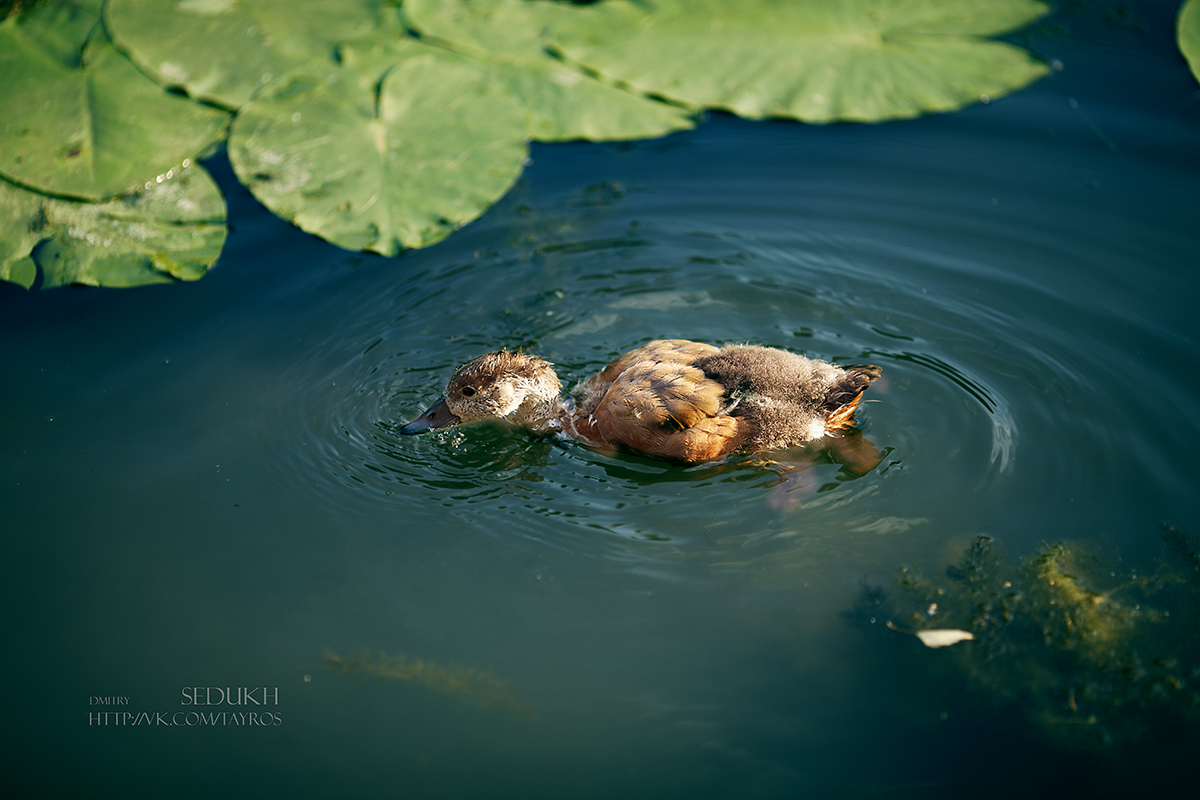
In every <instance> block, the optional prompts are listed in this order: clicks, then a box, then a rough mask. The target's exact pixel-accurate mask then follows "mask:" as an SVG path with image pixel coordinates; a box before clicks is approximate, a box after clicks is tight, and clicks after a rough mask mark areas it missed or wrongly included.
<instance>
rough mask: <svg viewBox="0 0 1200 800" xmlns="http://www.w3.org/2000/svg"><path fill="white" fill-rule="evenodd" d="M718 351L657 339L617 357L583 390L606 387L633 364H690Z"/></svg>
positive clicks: (699, 345) (689, 342)
mask: <svg viewBox="0 0 1200 800" xmlns="http://www.w3.org/2000/svg"><path fill="white" fill-rule="evenodd" d="M718 350H719V348H717V347H714V346H712V345H711V344H704V343H703V342H692V341H689V340H687V339H658V340H656V341H653V342H650V343H649V344H644V345H642V346H641V347H639V348H637V349H636V350H630V351H629V352H628V353H626V354H625V355H623V356H620V357H618V358H617V359H615V360H614V361H613V362H612V363H611V364H609V365H608V366H607V367H605V368H604V369H602V370H600V372H598V373H596V374H595V375H593V376H592V377H591V378H589V379H588V381H587V383H586V384H585V385H584V388H585V390H586V391H592V390H594V389H597V388H600V387H607V386H609V385H611V384H612V382H613V381H614V380H616V378H617V376H618V375H620V374H621V373H622V372H624V371H625V370H627V369H629V367H631V366H633V365H634V364H691V363H693V362H695V361H696V359H698V358H701V357H703V356H708V355H712V354H714V353H716V352H718Z"/></svg>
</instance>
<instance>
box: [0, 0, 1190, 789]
mask: <svg viewBox="0 0 1200 800" xmlns="http://www.w3.org/2000/svg"><path fill="white" fill-rule="evenodd" d="M1175 7H1176V4H1174V3H1169V2H1162V3H1142V4H1136V5H1132V4H1124V5H1121V6H1120V8H1124V9H1126V10H1128V11H1129V12H1130V13H1128V14H1126V15H1121V14H1119V13H1115V11H1114V9H1116V8H1117V6H1116V5H1115V4H1105V3H1096V4H1092V5H1084V4H1075V5H1074V6H1072V9H1071V10H1067V11H1063V12H1061V13H1060V14H1059V15H1058V16H1056V17H1054V18H1053V21H1054V22H1056V23H1061V25H1062V26H1065V29H1064V27H1056V26H1055V25H1046V26H1042V27H1040V28H1038V29H1037V30H1036V31H1035V32H1034V33H1033V34H1031V35H1030V36H1029V37H1027V38H1026V39H1025V40H1023V41H1026V42H1027V43H1028V44H1029V45H1030V46H1031V47H1033V49H1035V50H1036V51H1037V52H1039V53H1041V54H1043V55H1044V56H1045V57H1046V58H1047V59H1050V60H1052V61H1055V62H1058V64H1057V66H1059V67H1060V68H1059V69H1057V70H1056V72H1055V74H1053V75H1052V76H1051V77H1050V78H1048V79H1046V80H1044V81H1042V82H1040V83H1038V84H1036V85H1034V86H1033V87H1032V88H1030V89H1028V90H1026V91H1024V92H1021V93H1019V94H1017V95H1015V96H1013V97H1011V98H1007V99H1004V100H1001V101H994V102H992V103H990V104H987V105H981V106H979V107H976V108H972V109H969V110H967V111H964V112H961V113H957V114H950V115H944V116H935V117H929V118H925V119H920V120H916V121H910V122H902V123H890V124H885V125H875V126H868V125H833V126H823V127H822V126H805V125H800V124H793V123H782V122H779V123H772V122H766V123H755V122H747V121H743V120H738V119H735V118H732V117H727V116H723V115H720V114H714V115H712V116H711V117H710V118H709V119H708V121H707V122H706V123H705V124H704V125H702V126H701V127H700V128H699V129H697V130H695V131H692V132H688V133H684V134H680V135H676V136H672V137H669V138H666V139H661V140H657V141H649V142H637V143H632V144H586V143H580V144H570V145H538V146H535V147H534V151H533V163H532V164H531V165H530V166H529V167H528V168H527V169H526V172H525V174H524V177H523V178H522V179H521V181H520V183H519V184H518V185H517V187H516V188H515V189H514V190H513V191H512V192H511V194H510V195H509V196H508V197H506V198H505V199H504V200H502V201H501V202H500V203H499V204H498V205H497V206H496V207H495V208H494V209H492V211H490V212H489V213H488V214H487V215H486V216H485V217H483V218H482V219H481V220H479V221H478V222H476V223H474V224H472V225H470V226H468V227H467V228H466V229H464V230H462V231H460V232H459V233H457V234H456V235H454V236H452V237H451V238H450V239H448V240H446V241H445V242H444V243H442V244H440V245H438V246H435V247H433V248H430V249H428V250H424V251H417V252H412V253H409V254H406V255H404V256H402V257H400V258H396V259H382V258H377V257H368V256H361V255H357V254H349V253H346V252H345V251H341V250H338V249H336V248H333V247H331V246H329V245H327V244H326V243H324V242H322V241H320V240H318V239H315V238H312V237H309V236H307V235H306V234H303V233H302V232H300V231H298V230H296V229H294V228H291V227H289V226H287V225H285V224H283V223H281V222H279V221H278V220H276V219H274V218H273V217H271V216H270V215H269V214H268V213H266V212H265V211H263V210H262V209H261V207H259V206H258V205H257V204H256V203H255V201H254V200H253V199H252V198H251V197H249V196H248V195H247V194H245V193H244V191H243V190H242V189H240V188H239V187H238V186H237V184H236V182H235V181H234V180H233V178H232V175H231V174H230V172H229V169H228V165H227V162H224V161H221V160H219V159H218V160H215V161H214V162H212V163H210V164H209V167H210V168H211V169H212V170H213V171H214V173H215V174H216V176H217V178H218V179H219V181H220V182H221V183H222V185H223V187H224V189H225V191H226V193H227V195H228V200H229V203H230V212H231V213H230V219H231V220H232V225H233V230H232V233H231V235H230V238H229V242H228V245H227V248H226V252H225V254H224V255H223V257H222V259H221V262H220V263H219V265H218V268H216V269H215V270H214V271H213V272H212V273H211V274H210V275H209V276H208V277H206V278H205V279H203V280H202V281H200V282H198V283H195V284H189V285H178V286H166V287H149V288H143V289H137V290H123V291H107V290H95V289H68V290H54V291H48V292H44V293H34V294H26V293H25V292H24V291H22V290H20V289H17V288H16V287H13V286H11V285H7V284H4V285H0V309H2V310H0V331H2V334H0V335H2V336H3V344H4V352H5V357H4V369H3V373H2V375H0V381H3V388H2V390H0V392H2V393H0V439H2V441H3V450H2V457H0V481H2V483H0V485H2V486H3V499H4V506H5V514H4V518H5V525H4V528H5V535H4V555H3V562H2V563H3V586H4V598H5V605H6V607H7V611H8V613H7V614H6V615H5V622H4V627H3V635H4V640H5V642H6V644H7V649H8V657H7V658H6V659H5V666H4V671H3V673H4V677H5V682H6V685H7V686H8V687H9V689H10V694H11V696H10V699H9V700H8V705H9V712H8V714H7V719H8V724H6V725H5V726H4V728H5V730H4V740H5V741H4V746H5V750H6V752H7V753H8V754H9V756H10V758H11V759H12V761H11V763H10V764H9V765H8V766H7V767H6V769H5V772H6V773H7V782H11V783H15V784H16V785H18V786H19V787H20V788H21V789H22V791H23V794H26V795H27V796H35V795H46V796H54V795H60V796H72V795H73V796H81V797H82V796H125V797H140V796H151V795H153V796H164V795H165V796H174V797H210V796H214V795H215V794H218V793H221V794H227V793H230V792H232V793H234V794H236V795H238V796H251V795H252V794H258V795H262V796H290V797H316V796H373V797H374V796H378V797H396V796H402V797H471V796H474V797H495V796H512V797H547V798H552V797H565V796H570V797H611V796H615V795H616V794H617V793H621V794H623V795H630V796H636V797H655V798H657V797H664V796H679V797H727V796H728V797H764V798H767V797H780V796H800V795H804V796H816V797H829V796H849V797H857V796H882V797H924V796H930V795H938V796H941V795H946V796H949V795H954V796H965V795H966V793H970V795H971V796H979V795H984V796H988V795H990V794H993V793H994V794H1006V793H1011V792H1013V791H1025V792H1028V791H1031V790H1033V789H1037V788H1042V789H1047V790H1049V789H1054V790H1055V791H1058V792H1064V791H1065V792H1067V793H1068V796H1070V795H1075V793H1078V795H1076V796H1083V795H1084V794H1088V795H1089V796H1093V797H1095V796H1109V795H1110V794H1126V795H1127V793H1128V792H1132V791H1141V790H1143V789H1145V788H1148V787H1154V788H1164V787H1167V786H1168V785H1170V784H1173V783H1174V782H1176V781H1182V780H1184V779H1185V778H1186V777H1187V775H1186V774H1185V769H1184V766H1185V764H1186V763H1187V761H1186V760H1185V759H1187V758H1191V757H1194V752H1195V751H1194V747H1195V745H1196V744H1197V739H1198V738H1200V737H1197V736H1196V729H1195V728H1194V727H1190V728H1189V727H1184V728H1181V729H1180V730H1178V731H1175V732H1173V733H1172V735H1171V736H1170V737H1169V738H1167V737H1165V736H1162V735H1159V736H1155V734H1154V733H1151V734H1150V735H1149V736H1148V737H1143V738H1141V739H1139V740H1137V741H1134V742H1132V743H1118V744H1112V745H1109V746H1107V747H1097V748H1083V749H1077V748H1063V747H1062V746H1061V744H1060V743H1057V742H1056V741H1055V740H1054V739H1053V738H1052V737H1048V736H1046V735H1045V734H1044V732H1042V731H1040V730H1039V729H1038V728H1037V727H1036V726H1033V725H1031V724H1030V723H1029V722H1028V721H1027V720H1026V719H1025V718H1024V717H1022V715H1021V714H1020V713H1019V710H1014V709H1013V708H1011V707H1009V706H1005V705H1004V704H1002V703H999V702H995V698H990V697H988V696H987V695H986V694H982V693H980V692H978V691H977V690H973V689H972V688H971V687H969V686H967V685H966V684H964V683H961V682H959V683H955V682H942V681H935V680H930V679H928V677H927V676H926V674H925V670H924V668H923V667H922V666H921V665H922V664H926V663H927V664H928V665H930V666H929V669H930V670H931V671H932V670H934V669H935V665H936V664H937V663H940V662H939V659H941V658H942V657H943V656H944V655H945V654H946V653H947V652H948V651H934V650H924V649H923V648H921V646H920V643H919V642H918V641H917V640H916V639H913V638H911V637H906V636H903V635H901V634H897V633H894V632H892V631H889V630H887V629H886V628H884V627H883V625H882V622H883V620H878V621H877V622H876V624H874V625H873V626H872V625H870V624H868V625H865V626H864V625H856V624H854V623H853V621H852V619H851V616H852V614H851V613H850V612H851V611H852V609H854V607H855V605H856V603H858V602H859V599H860V596H861V592H862V582H863V580H864V579H866V580H867V581H869V582H873V583H877V584H881V585H883V586H885V587H889V586H891V585H893V584H894V580H895V577H896V575H897V571H898V569H899V568H900V567H901V566H902V565H910V566H921V567H923V568H924V569H925V570H926V571H927V572H929V573H937V572H939V571H940V570H941V569H943V567H944V565H946V564H947V563H950V562H953V561H955V560H957V558H958V555H959V554H960V553H961V551H962V548H963V547H964V546H965V545H966V544H967V543H969V542H970V541H971V539H972V538H973V537H974V536H975V535H976V534H978V533H987V534H988V535H990V536H992V537H994V538H996V539H997V540H998V541H1001V542H1003V544H1004V546H1005V547H1006V548H1007V550H1008V552H1009V553H1010V554H1012V557H1014V558H1015V557H1017V556H1024V555H1028V554H1032V553H1034V552H1036V551H1037V550H1038V548H1039V547H1041V546H1043V545H1044V544H1045V543H1052V542H1057V541H1068V542H1071V541H1094V542H1099V543H1101V545H1102V546H1103V547H1104V548H1107V550H1108V551H1109V552H1112V553H1116V554H1118V557H1119V558H1120V559H1121V560H1122V562H1123V563H1125V564H1143V563H1144V564H1150V563H1153V561H1154V559H1156V558H1159V557H1160V556H1161V544H1160V541H1159V537H1158V533H1157V532H1158V526H1159V524H1160V523H1161V522H1163V521H1169V522H1172V523H1174V524H1176V525H1178V526H1180V527H1181V528H1183V529H1185V530H1188V531H1191V532H1193V533H1200V515H1198V514H1197V510H1198V503H1197V487H1198V486H1200V467H1198V466H1197V459H1196V453H1197V452H1200V425H1198V423H1197V420H1200V402H1198V400H1197V393H1196V391H1195V389H1196V385H1197V379H1196V374H1197V370H1198V369H1200V345H1198V344H1197V338H1196V334H1197V331H1198V328H1200V326H1198V324H1197V316H1196V301H1197V297H1198V296H1200V277H1198V272H1197V267H1198V266H1200V232H1198V228H1197V216H1198V215H1197V211H1198V209H1200V202H1198V195H1197V190H1198V189H1200V182H1198V178H1200V104H1197V102H1196V99H1197V98H1196V96H1195V94H1194V93H1195V92H1196V89H1197V86H1196V83H1195V81H1194V80H1193V79H1192V77H1191V76H1190V74H1189V73H1188V71H1187V69H1186V67H1185V65H1184V64H1183V61H1182V59H1181V57H1180V56H1179V55H1178V53H1177V51H1176V50H1175V47H1174V43H1173V31H1172V25H1173V15H1174V12H1175ZM675 337H678V338H692V339H698V340H702V341H709V342H715V343H724V342H755V343H761V344H767V345H773V346H778V347H784V348H788V349H792V350H795V351H798V352H802V353H805V354H807V355H810V356H815V357H821V358H826V359H833V360H836V361H838V362H842V363H874V364H878V365H879V366H881V367H882V368H883V378H882V379H881V380H880V381H879V382H877V383H876V384H875V385H874V386H873V387H872V388H871V389H870V391H869V393H868V398H869V399H870V400H871V401H872V402H870V403H867V404H864V406H863V408H862V410H861V411H860V413H859V420H860V427H861V429H862V431H863V434H864V435H865V436H866V437H867V438H869V439H870V440H871V441H872V442H874V443H875V444H876V445H877V446H878V447H879V448H881V449H882V450H883V451H884V453H885V457H884V460H883V462H882V463H881V465H880V467H879V468H877V469H876V470H874V471H872V472H870V473H869V474H867V475H865V476H862V477H854V476H852V475H851V474H849V473H848V472H846V471H844V470H842V469H840V467H839V466H838V464H836V463H822V461H821V459H818V463H816V464H815V465H813V466H812V467H811V469H809V470H807V472H806V475H807V476H810V479H809V480H807V481H806V482H804V483H803V484H802V485H801V486H800V487H798V488H797V489H796V490H795V491H794V492H790V493H789V492H784V491H783V488H781V486H780V485H779V475H778V473H777V472H776V471H775V470H773V469H772V468H771V466H770V465H767V464H764V463H763V461H762V460H761V459H754V458H737V459H732V460H730V461H728V462H726V463H722V464H718V465H705V466H698V467H690V468H685V467H680V466H673V465H669V464H665V463H661V462H656V461H653V460H650V459H644V458H638V457H633V456H624V455H618V456H613V455H606V454H601V453H597V452H593V451H591V450H589V449H587V448H585V447H582V446H580V445H578V444H576V443H573V442H565V441H557V440H552V439H544V438H543V439H538V438H535V437H531V436H530V435H528V434H526V433H523V432H520V431H515V430H509V429H505V428H502V427H498V426H479V427H473V428H467V429H461V430H456V431H450V432H445V433H438V434H434V435H430V436H424V437H411V438H410V437H401V436H400V435H399V434H398V429H399V427H400V426H401V425H402V424H403V423H404V422H406V421H407V420H409V419H410V418H412V417H413V416H415V415H416V414H417V413H418V412H420V411H421V410H422V409H423V408H424V407H425V406H426V405H427V404H428V403H429V402H430V401H431V400H432V399H433V398H434V397H436V396H437V394H438V393H439V392H440V391H441V389H442V387H443V386H444V384H445V381H446V379H447V378H448V377H449V375H450V373H451V371H452V370H453V368H454V366H456V365H457V364H459V363H461V362H463V361H465V360H467V359H469V358H471V357H474V356H476V355H479V354H481V353H483V352H486V351H487V350H490V349H497V348H499V347H501V346H508V347H518V346H520V347H528V348H529V349H530V350H532V351H535V352H537V353H539V354H541V355H543V356H545V357H547V358H549V359H550V360H552V361H553V362H554V363H555V364H556V365H557V366H558V368H559V371H560V375H561V376H562V377H563V379H564V382H565V383H568V384H574V383H576V382H577V381H579V380H581V379H583V378H585V377H587V376H588V375H590V374H591V373H593V372H595V371H596V370H598V369H599V368H601V367H602V366H604V364H606V363H607V362H608V361H609V360H610V359H611V358H613V357H614V356H615V355H617V354H619V353H621V352H624V351H625V350H628V349H631V348H632V347H634V346H637V345H639V344H642V343H644V342H646V341H649V340H651V339H654V338H675ZM826 460H827V459H826ZM910 648H911V649H910ZM327 653H333V654H337V655H338V656H341V657H343V658H350V657H352V656H354V655H356V654H362V653H370V657H371V659H373V661H372V662H371V663H374V664H377V665H378V664H381V663H383V662H381V661H379V659H380V654H386V658H387V659H390V660H391V661H389V662H388V663H391V664H393V666H394V665H395V664H397V663H399V662H398V660H397V659H398V658H399V657H400V656H401V655H403V656H404V657H406V659H407V662H405V663H407V664H408V665H409V666H410V667H411V666H412V664H413V663H414V662H416V661H418V660H419V661H422V662H425V667H424V671H423V672H421V673H420V675H418V676H417V677H416V678H415V679H411V680H396V679H394V678H395V677H396V675H395V674H393V675H392V678H393V679H389V678H388V677H386V676H381V675H379V674H377V673H378V671H379V670H375V671H372V669H370V668H364V667H363V665H362V664H361V663H360V664H359V667H360V668H359V669H357V670H352V671H350V672H348V673H347V672H339V671H336V670H331V669H328V668H327V667H326V666H323V659H325V657H326V654H327ZM898 654H903V655H902V656H901V655H898ZM943 660H944V659H943ZM396 671H397V670H393V673H395V672H396ZM401 671H402V670H401ZM415 674H416V671H414V670H410V672H409V673H407V674H406V677H409V678H412V677H413V676H414V675H415ZM501 682H502V683H501ZM237 686H245V687H251V688H253V687H268V691H272V690H274V689H275V688H276V687H277V688H278V705H270V706H268V707H264V710H266V711H270V712H271V713H272V714H275V715H278V716H277V717H272V718H271V720H270V722H271V724H270V725H268V726H261V725H260V726H248V725H247V726H240V725H226V726H218V727H206V726H189V725H186V724H185V725H180V726H175V727H172V726H163V725H148V724H141V725H125V726H121V725H116V724H110V725H99V724H89V721H90V720H92V719H94V717H89V714H96V713H98V712H100V711H131V712H135V713H140V712H149V713H150V714H151V715H154V714H155V713H161V714H163V715H164V716H166V717H168V718H170V716H171V715H173V714H174V713H175V712H178V711H195V710H200V711H218V712H219V711H230V710H235V711H245V710H247V709H246V707H244V706H238V707H234V708H232V709H231V708H230V707H228V706H212V707H207V708H200V709H196V708H194V707H189V706H185V705H182V703H184V702H186V700H187V697H186V694H185V692H188V691H191V690H190V689H189V688H188V687H237ZM95 697H127V698H129V700H128V706H122V707H117V706H97V705H94V704H92V703H91V698H95ZM249 710H252V711H253V710H255V708H254V707H253V706H251V707H250V709H249Z"/></svg>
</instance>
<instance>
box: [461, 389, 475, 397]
mask: <svg viewBox="0 0 1200 800" xmlns="http://www.w3.org/2000/svg"><path fill="white" fill-rule="evenodd" d="M474 396H475V390H474V389H473V388H472V387H470V386H464V387H463V397H474Z"/></svg>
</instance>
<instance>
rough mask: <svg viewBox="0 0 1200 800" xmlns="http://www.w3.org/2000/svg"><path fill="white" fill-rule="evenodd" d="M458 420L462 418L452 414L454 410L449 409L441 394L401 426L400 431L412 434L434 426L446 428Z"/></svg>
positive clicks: (458, 421)
mask: <svg viewBox="0 0 1200 800" xmlns="http://www.w3.org/2000/svg"><path fill="white" fill-rule="evenodd" d="M460 422H462V420H461V419H459V418H458V417H456V416H455V415H454V412H453V411H451V410H450V406H448V405H446V398H445V396H442V397H439V398H438V400H437V402H436V403H434V404H433V405H431V406H430V407H429V408H428V409H427V410H426V411H425V412H424V413H423V414H421V416H419V417H417V418H416V419H414V420H413V421H412V422H410V423H408V424H407V425H405V426H404V427H403V428H401V429H400V433H401V434H402V435H404V436H413V435H415V434H418V433H424V432H425V431H431V430H433V429H434V428H448V427H450V426H451V425H457V424H458V423H460Z"/></svg>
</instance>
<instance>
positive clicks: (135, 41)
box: [105, 0, 399, 109]
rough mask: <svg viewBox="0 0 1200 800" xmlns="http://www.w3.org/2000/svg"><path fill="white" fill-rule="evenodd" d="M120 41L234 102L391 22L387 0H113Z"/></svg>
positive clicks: (154, 70)
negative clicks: (303, 0)
mask: <svg viewBox="0 0 1200 800" xmlns="http://www.w3.org/2000/svg"><path fill="white" fill-rule="evenodd" d="M105 13H106V16H107V20H108V23H109V26H110V27H111V29H112V35H113V39H114V41H116V43H117V45H118V46H119V47H120V48H121V49H123V50H125V51H126V52H128V53H129V56H130V58H132V59H133V60H134V61H135V62H136V63H137V64H138V65H139V66H140V67H141V68H142V69H144V70H146V71H147V72H148V73H149V74H151V75H154V76H155V77H156V78H157V80H158V81H159V82H160V83H162V84H163V85H165V86H179V87H182V88H184V89H186V90H187V93H188V94H189V95H191V96H192V97H196V98H201V99H205V100H209V101H212V102H215V103H218V104H220V105H223V106H225V107H226V108H230V109H236V108H238V107H239V106H241V105H242V104H243V103H245V102H246V101H248V100H249V99H250V98H251V97H253V96H254V94H255V93H256V92H257V91H258V90H259V89H260V88H262V86H263V85H265V84H266V83H268V82H269V81H270V80H271V79H272V77H274V76H277V75H281V74H283V73H284V72H285V71H287V70H288V69H291V68H292V67H295V66H298V65H300V64H303V63H305V62H307V61H310V60H312V59H314V58H328V57H329V56H331V55H332V53H333V50H334V47H335V46H336V45H337V44H338V43H340V42H343V41H348V40H350V39H354V38H357V37H359V36H363V35H365V34H369V33H372V32H375V31H377V30H379V29H380V28H383V27H388V26H389V25H390V26H391V27H393V28H397V29H398V27H399V21H398V19H397V18H396V9H395V8H394V4H392V3H389V2H387V0H340V1H339V2H296V0H177V2H165V1H164V0H109V2H108V8H107V9H106V12H105Z"/></svg>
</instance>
